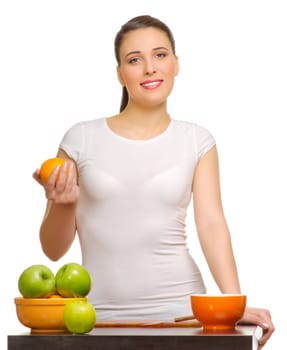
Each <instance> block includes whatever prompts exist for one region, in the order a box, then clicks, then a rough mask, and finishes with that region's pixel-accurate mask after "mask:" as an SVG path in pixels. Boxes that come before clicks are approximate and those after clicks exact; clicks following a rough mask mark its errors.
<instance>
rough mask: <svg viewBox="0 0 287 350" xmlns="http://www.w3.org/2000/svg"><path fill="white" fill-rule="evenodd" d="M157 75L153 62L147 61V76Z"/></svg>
mask: <svg viewBox="0 0 287 350" xmlns="http://www.w3.org/2000/svg"><path fill="white" fill-rule="evenodd" d="M154 73H156V69H155V66H154V64H153V62H152V61H146V66H145V74H146V75H151V74H154Z"/></svg>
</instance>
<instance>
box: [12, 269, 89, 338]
mask: <svg viewBox="0 0 287 350" xmlns="http://www.w3.org/2000/svg"><path fill="white" fill-rule="evenodd" d="M90 288H91V277H90V274H89V272H88V271H87V270H86V269H85V268H84V267H83V266H82V265H79V264H77V263H69V264H65V265H63V266H62V267H61V268H60V269H59V270H58V271H57V273H56V274H55V275H54V273H53V272H52V271H51V270H50V269H49V268H48V267H47V266H44V265H32V266H29V267H28V268H26V269H25V270H24V271H23V272H22V273H21V275H20V276H19V279H18V289H19V291H20V293H21V296H18V297H16V298H14V303H15V307H16V314H17V318H18V320H19V322H20V323H21V324H22V325H23V326H25V327H28V328H30V331H31V333H75V334H84V333H88V332H90V331H91V330H92V329H93V327H94V325H95V322H96V311H95V309H94V307H93V305H92V304H90V303H89V301H88V297H87V296H88V293H89V291H90Z"/></svg>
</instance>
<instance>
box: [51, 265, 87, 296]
mask: <svg viewBox="0 0 287 350" xmlns="http://www.w3.org/2000/svg"><path fill="white" fill-rule="evenodd" d="M55 283H56V289H57V292H58V294H60V295H61V296H63V297H66V298H76V297H85V296H87V295H88V293H89V291H90V289H91V284H92V283H91V276H90V273H89V271H88V270H87V269H86V268H85V267H84V266H82V265H80V264H78V263H67V264H65V265H63V266H62V267H61V268H60V269H59V270H58V271H57V273H56V275H55Z"/></svg>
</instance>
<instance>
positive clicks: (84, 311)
mask: <svg viewBox="0 0 287 350" xmlns="http://www.w3.org/2000/svg"><path fill="white" fill-rule="evenodd" d="M63 317H64V324H65V327H66V328H67V330H68V331H69V332H70V333H74V334H84V333H88V332H90V331H91V330H92V329H93V328H94V326H95V323H96V311H95V309H94V307H93V305H92V304H90V303H89V302H88V301H80V300H73V301H69V302H68V303H67V304H66V305H65V307H64V314H63Z"/></svg>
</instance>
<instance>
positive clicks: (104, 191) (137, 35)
mask: <svg viewBox="0 0 287 350" xmlns="http://www.w3.org/2000/svg"><path fill="white" fill-rule="evenodd" d="M115 55H116V59H117V63H118V67H117V74H118V79H119V82H120V83H121V85H122V87H123V98H122V103H121V108H120V113H119V114H117V115H115V116H112V117H109V118H100V119H96V120H91V121H86V122H81V123H78V124H76V125H74V126H73V127H71V128H70V129H69V130H68V131H67V133H66V134H65V135H64V138H63V140H62V142H61V144H60V147H59V151H58V156H59V157H62V158H64V159H65V160H66V163H65V165H64V166H63V167H62V168H61V169H59V168H56V169H55V170H54V171H53V173H52V175H51V176H50V178H49V181H48V182H47V183H46V184H42V185H43V187H44V189H45V193H46V197H47V199H48V202H47V209H46V212H45V216H44V218H43V222H42V225H41V228H40V240H41V244H42V248H43V251H44V252H45V254H46V255H47V256H48V257H49V258H50V259H52V260H58V259H60V258H61V257H62V256H63V255H64V254H65V253H66V252H67V251H68V249H69V248H70V246H71V244H72V243H73V241H74V238H75V235H76V233H77V234H78V235H79V240H80V244H81V249H82V258H83V265H84V266H86V267H87V269H88V270H89V271H90V273H91V275H92V279H93V286H92V290H91V293H90V295H89V298H90V301H91V302H92V303H93V304H94V306H95V308H96V310H97V316H98V319H121V320H123V319H159V320H173V319H174V317H177V316H182V315H187V314H190V313H191V310H190V302H189V296H190V295H191V294H193V293H205V292H206V289H205V286H204V283H203V280H202V277H201V274H200V271H199V269H198V267H197V265H196V263H195V262H194V260H193V259H192V257H191V256H190V254H189V251H188V248H187V246H186V236H185V216H186V210H187V207H188V205H189V203H190V200H191V198H192V197H193V205H194V217H195V222H196V228H197V231H198V236H199V239H200V243H201V246H202V249H203V252H204V255H205V257H206V260H207V263H208V265H209V267H210V270H211V273H212V275H213V277H214V279H215V281H216V283H217V285H218V287H219V289H220V290H221V292H222V293H240V292H241V291H240V285H239V279H238V275H237V269H236V263H235V260H234V256H233V251H232V244H231V239H230V234H229V230H228V226H227V224H226V221H225V217H224V212H223V208H222V204H221V195H220V184H219V171H218V159H217V150H216V145H215V140H214V138H213V137H212V135H211V134H210V133H209V132H208V130H206V129H205V128H203V127H201V126H198V125H197V124H194V123H189V122H184V121H178V120H175V119H173V118H171V117H170V115H169V113H168V111H167V99H168V96H169V95H170V93H171V91H172V88H173V84H174V79H175V77H176V75H177V74H178V70H179V64H178V58H177V56H176V52H175V43H174V38H173V35H172V33H171V31H170V30H169V28H168V27H167V26H166V25H165V24H164V23H162V22H161V21H159V20H158V19H155V18H153V17H150V16H139V17H136V18H133V19H131V20H130V21H128V22H127V23H126V24H125V25H123V26H122V28H121V30H120V31H119V32H118V34H117V35H116V38H115ZM58 175H59V177H58ZM33 176H34V178H35V179H36V180H37V181H38V182H39V183H41V182H40V179H39V170H36V171H35V173H34V174H33ZM56 178H57V182H56ZM242 322H249V323H255V324H257V325H259V326H261V327H262V328H263V330H264V334H263V336H262V338H261V340H260V342H261V346H263V345H264V344H265V342H266V341H267V339H268V338H269V337H270V336H271V334H272V332H273V331H274V326H273V324H272V321H271V317H270V313H269V311H268V310H264V309H255V308H249V307H248V308H246V312H245V315H244V317H243V319H242Z"/></svg>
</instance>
